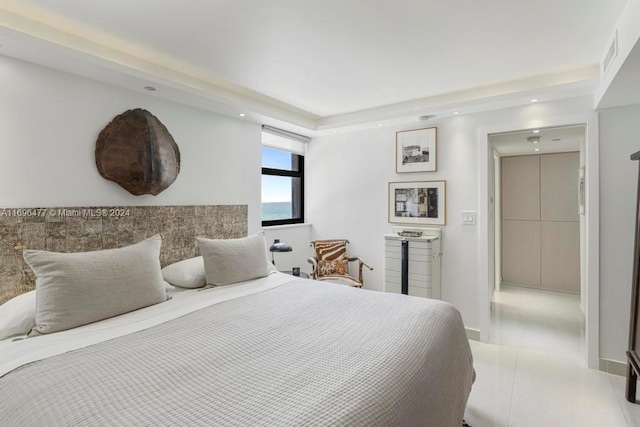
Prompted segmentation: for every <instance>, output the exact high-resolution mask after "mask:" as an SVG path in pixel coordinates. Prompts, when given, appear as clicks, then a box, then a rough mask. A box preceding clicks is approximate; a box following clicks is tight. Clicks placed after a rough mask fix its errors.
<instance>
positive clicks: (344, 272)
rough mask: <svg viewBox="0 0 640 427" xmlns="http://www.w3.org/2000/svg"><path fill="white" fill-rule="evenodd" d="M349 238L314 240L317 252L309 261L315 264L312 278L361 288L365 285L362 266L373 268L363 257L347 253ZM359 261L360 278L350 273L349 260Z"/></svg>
mask: <svg viewBox="0 0 640 427" xmlns="http://www.w3.org/2000/svg"><path fill="white" fill-rule="evenodd" d="M347 243H349V241H348V240H337V239H335V240H314V241H312V242H311V246H312V247H313V249H314V250H315V252H316V254H315V256H313V257H312V258H309V259H307V261H308V262H309V263H310V264H311V265H312V266H313V268H312V271H311V278H312V279H315V280H325V281H327V282H333V283H339V284H342V285H348V286H354V287H357V288H361V287H362V286H363V285H364V280H363V278H362V267H363V266H364V267H367V268H368V269H369V270H373V267H370V266H368V265H367V264H366V263H365V262H364V261H362V258H360V257H352V256H349V255H347ZM352 261H357V262H358V278H357V279H356V278H355V277H353V276H351V275H350V274H349V262H352Z"/></svg>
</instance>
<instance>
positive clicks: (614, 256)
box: [600, 105, 640, 361]
mask: <svg viewBox="0 0 640 427" xmlns="http://www.w3.org/2000/svg"><path fill="white" fill-rule="evenodd" d="M636 151H640V105H633V106H628V107H619V108H610V109H604V110H601V111H600V313H601V314H600V328H601V334H600V357H601V358H603V359H609V360H616V361H625V360H626V358H625V355H624V352H625V350H626V349H627V343H628V339H629V337H628V334H629V310H630V306H631V279H632V271H633V268H632V262H633V237H634V231H635V229H634V227H635V200H636V188H637V183H638V162H633V161H631V160H630V159H629V156H630V155H631V154H632V153H635V152H636Z"/></svg>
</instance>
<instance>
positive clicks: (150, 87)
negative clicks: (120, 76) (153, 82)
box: [144, 86, 156, 92]
mask: <svg viewBox="0 0 640 427" xmlns="http://www.w3.org/2000/svg"><path fill="white" fill-rule="evenodd" d="M144 89H145V90H148V91H149V92H155V90H156V88H155V87H153V86H145V87H144Z"/></svg>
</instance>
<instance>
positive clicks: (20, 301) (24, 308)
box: [0, 291, 36, 340]
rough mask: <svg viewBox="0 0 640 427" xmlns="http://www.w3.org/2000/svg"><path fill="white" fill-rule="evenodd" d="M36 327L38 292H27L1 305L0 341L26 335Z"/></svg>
mask: <svg viewBox="0 0 640 427" xmlns="http://www.w3.org/2000/svg"><path fill="white" fill-rule="evenodd" d="M35 326H36V291H30V292H25V293H24V294H21V295H18V296H17V297H14V298H11V299H10V300H9V301H7V302H5V303H4V304H2V305H0V340H4V339H7V338H9V337H13V336H18V335H26V334H28V333H29V331H30V330H31V329H32V328H33V327H35Z"/></svg>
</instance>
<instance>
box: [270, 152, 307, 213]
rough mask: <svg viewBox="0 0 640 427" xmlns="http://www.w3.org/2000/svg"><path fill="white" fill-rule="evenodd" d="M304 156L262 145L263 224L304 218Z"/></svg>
mask: <svg viewBox="0 0 640 427" xmlns="http://www.w3.org/2000/svg"><path fill="white" fill-rule="evenodd" d="M303 186H304V157H303V156H301V155H298V154H294V153H291V152H288V151H284V150H279V149H276V148H271V147H262V225H279V224H294V223H301V222H303V221H304V217H303V211H304V204H303V194H304V187H303Z"/></svg>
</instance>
